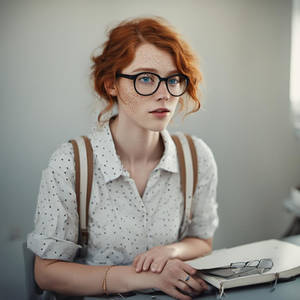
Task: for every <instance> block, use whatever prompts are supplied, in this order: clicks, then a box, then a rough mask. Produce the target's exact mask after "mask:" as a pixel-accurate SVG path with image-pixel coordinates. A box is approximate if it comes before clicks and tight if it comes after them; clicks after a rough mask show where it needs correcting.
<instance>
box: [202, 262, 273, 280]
mask: <svg viewBox="0 0 300 300" xmlns="http://www.w3.org/2000/svg"><path fill="white" fill-rule="evenodd" d="M272 267H273V261H272V259H270V258H262V259H256V260H250V261H246V262H235V263H231V264H230V265H229V266H225V267H221V268H212V269H206V270H201V272H202V273H204V274H207V275H212V276H217V277H222V278H226V279H232V278H237V277H243V276H248V275H253V274H262V273H265V272H267V271H269V270H271V269H272Z"/></svg>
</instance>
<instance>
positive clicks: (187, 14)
mask: <svg viewBox="0 0 300 300" xmlns="http://www.w3.org/2000/svg"><path fill="white" fill-rule="evenodd" d="M0 5H1V6H0V30H1V47H0V51H1V55H0V65H1V75H0V79H1V80H0V82H1V83H0V99H1V110H0V115H1V118H0V136H1V147H0V151H1V152H0V154H1V155H0V159H1V161H0V164H1V173H0V174H1V175H0V176H1V181H0V187H1V189H0V193H1V210H0V211H1V218H0V230H1V234H0V238H1V245H2V246H1V247H0V248H1V250H0V257H1V265H4V267H5V270H7V274H5V276H3V271H2V272H1V273H2V275H1V277H2V278H1V281H0V285H1V291H4V294H5V293H6V294H7V295H10V296H11V298H10V299H13V298H14V299H21V298H22V297H21V296H20V295H22V293H23V291H24V284H23V265H22V257H21V249H20V245H21V241H22V239H23V240H24V239H25V237H26V234H27V233H28V232H29V231H30V230H32V226H33V214H34V209H35V205H36V196H37V193H38V187H39V181H40V176H41V171H42V169H43V168H44V167H45V166H46V165H47V161H48V158H49V156H50V154H51V153H52V152H53V151H54V150H55V148H56V147H57V146H58V145H59V144H60V143H62V142H64V141H66V140H68V139H69V138H71V137H74V136H78V135H80V134H83V133H87V132H88V131H89V130H90V127H91V126H92V125H93V124H94V122H95V115H94V114H93V112H92V111H93V103H94V96H93V93H92V91H91V88H90V84H89V80H88V74H89V66H90V60H89V57H90V55H91V52H92V50H93V49H94V48H96V47H97V46H99V45H100V44H101V43H102V42H103V41H104V37H105V35H104V30H105V29H107V28H108V27H110V26H113V25H115V24H117V23H118V22H119V21H121V20H123V19H124V18H127V17H134V16H140V15H160V16H163V17H165V18H167V19H168V20H169V21H170V22H171V23H172V24H173V25H174V26H175V27H177V29H178V30H179V31H180V32H181V33H182V34H183V35H184V36H185V37H186V39H187V40H188V41H189V42H190V43H191V44H192V46H193V47H194V49H195V51H196V52H197V53H198V55H199V56H200V58H201V66H202V71H203V74H204V78H205V86H204V88H203V106H202V109H201V111H200V112H199V113H197V114H195V115H192V116H190V117H188V118H186V120H185V122H184V123H183V124H182V123H181V121H180V119H179V120H178V122H177V123H176V124H175V125H174V126H172V127H170V130H178V128H180V129H181V130H182V131H185V132H188V133H192V134H195V135H197V136H199V137H202V138H203V139H204V140H205V141H206V142H207V143H208V144H209V145H210V147H211V148H212V150H213V151H214V153H215V157H216V160H217V163H218V167H219V188H218V202H219V214H220V227H219V229H218V231H217V233H216V236H215V248H221V247H228V246H233V245H237V244H241V243H245V242H250V241H255V240H260V239H267V238H274V237H275V238H277V237H280V236H281V235H282V233H283V232H284V231H285V229H286V228H287V226H288V224H289V222H290V221H291V216H290V215H289V214H287V213H286V212H285V211H284V209H283V200H284V199H285V198H286V197H288V194H289V189H290V188H291V187H292V186H294V185H296V184H299V183H300V155H299V150H300V145H299V142H300V141H299V140H297V139H296V138H295V135H294V132H293V128H292V124H291V121H290V113H289V99H288V95H289V91H288V88H289V55H290V16H291V2H290V1H287V0H252V1H246V0H210V1H204V0H203V1H200V0H199V1H196V0H193V1H192V0H190V1H174V0H173V1H169V0H165V1H156V0H152V1H137V0H131V1H122V0H118V1H117V0H111V1H99V0H98V1H96V0H93V1H83V0H81V1H80V0H72V1H32V0H27V1H1V4H0ZM8 283H9V284H8ZM4 285H6V287H5V288H4Z"/></svg>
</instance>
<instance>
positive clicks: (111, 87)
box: [104, 80, 118, 96]
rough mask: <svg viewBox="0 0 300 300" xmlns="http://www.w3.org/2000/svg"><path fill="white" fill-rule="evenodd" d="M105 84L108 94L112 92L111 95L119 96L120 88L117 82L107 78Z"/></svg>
mask: <svg viewBox="0 0 300 300" xmlns="http://www.w3.org/2000/svg"><path fill="white" fill-rule="evenodd" d="M104 86H105V89H106V92H107V93H108V94H110V95H111V96H117V92H118V90H117V87H116V83H115V82H113V81H112V80H107V81H105V82H104Z"/></svg>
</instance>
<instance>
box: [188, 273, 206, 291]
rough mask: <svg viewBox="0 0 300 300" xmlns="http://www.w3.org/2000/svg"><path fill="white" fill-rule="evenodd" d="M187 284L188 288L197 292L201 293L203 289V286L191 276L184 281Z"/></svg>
mask: <svg viewBox="0 0 300 300" xmlns="http://www.w3.org/2000/svg"><path fill="white" fill-rule="evenodd" d="M185 283H186V284H187V285H189V286H190V288H191V289H192V290H193V291H194V292H197V293H201V292H203V290H204V287H203V286H202V284H201V283H200V282H198V280H195V279H194V278H193V277H190V278H189V279H188V280H187V281H185Z"/></svg>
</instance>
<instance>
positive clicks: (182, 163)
mask: <svg viewBox="0 0 300 300" xmlns="http://www.w3.org/2000/svg"><path fill="white" fill-rule="evenodd" d="M172 139H173V141H174V143H175V145H176V149H177V155H178V160H179V170H180V182H181V188H182V192H183V197H184V206H183V212H184V214H183V216H184V215H185V207H186V197H185V190H186V172H185V160H184V155H183V148H182V145H181V142H180V140H179V138H178V136H176V135H172Z"/></svg>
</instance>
